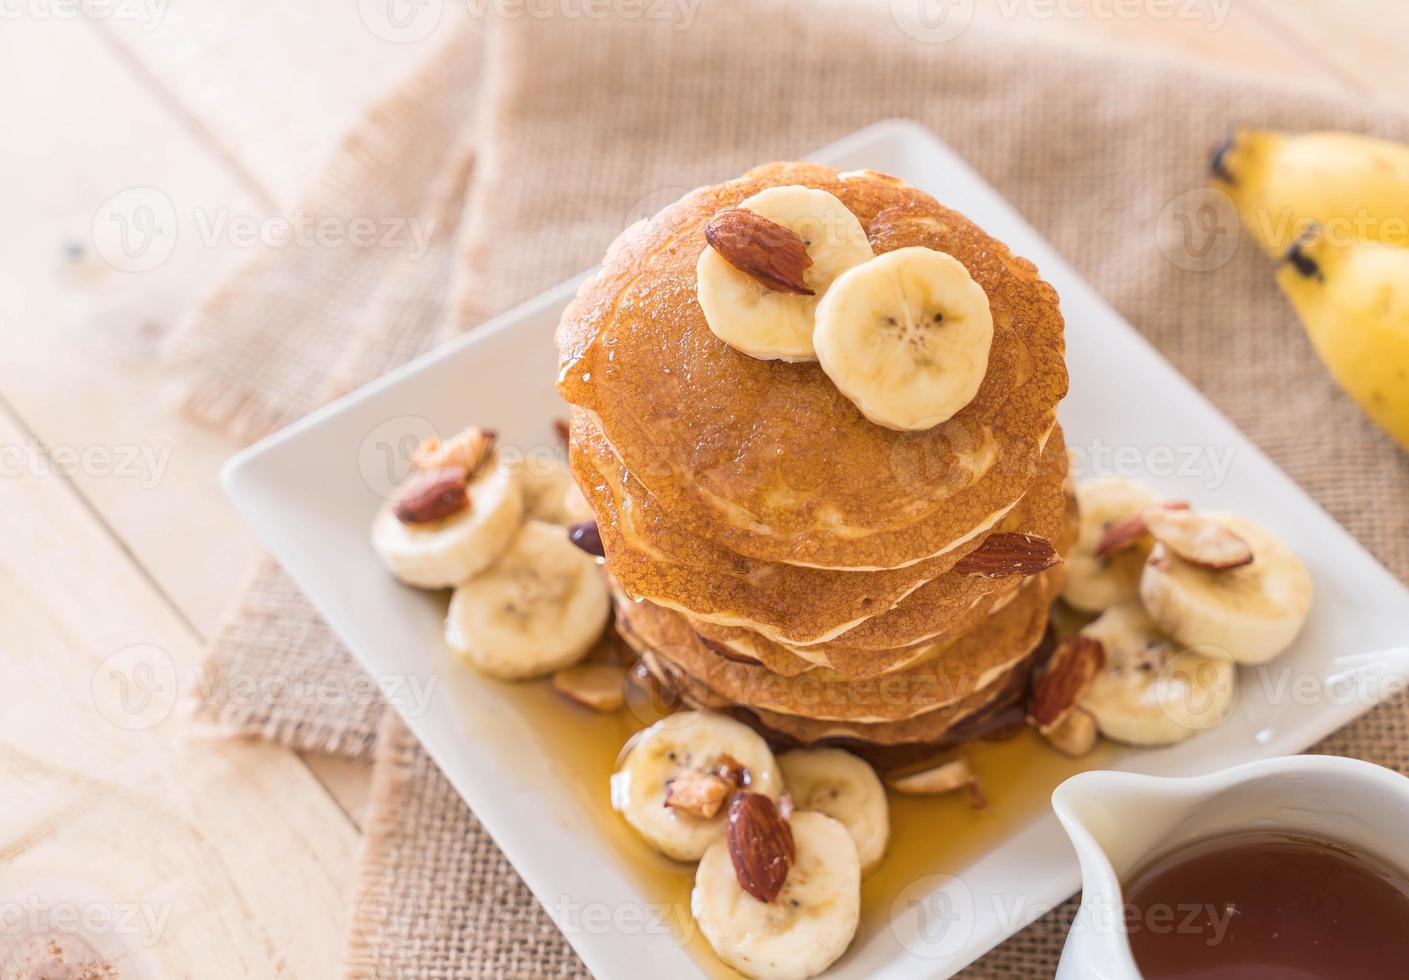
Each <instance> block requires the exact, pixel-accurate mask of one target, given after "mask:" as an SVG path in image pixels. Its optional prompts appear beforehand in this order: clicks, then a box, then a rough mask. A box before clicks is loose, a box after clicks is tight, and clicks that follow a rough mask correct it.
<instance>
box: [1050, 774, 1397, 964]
mask: <svg viewBox="0 0 1409 980" xmlns="http://www.w3.org/2000/svg"><path fill="white" fill-rule="evenodd" d="M1052 807H1053V809H1054V810H1056V812H1057V817H1058V818H1059V819H1060V820H1061V822H1062V826H1063V827H1064V828H1065V829H1066V832H1067V835H1068V836H1069V837H1070V838H1071V842H1072V844H1073V845H1074V846H1075V848H1076V853H1077V856H1078V857H1079V858H1080V859H1081V884H1082V898H1081V909H1080V911H1079V912H1078V913H1077V916H1076V919H1075V921H1074V922H1073V923H1072V928H1071V932H1070V933H1069V934H1068V936H1067V943H1066V948H1065V949H1064V950H1063V951H1062V960H1061V964H1060V965H1059V966H1058V968H1057V980H1141V978H1140V971H1139V970H1138V969H1136V967H1135V960H1134V957H1133V956H1132V955H1131V952H1130V942H1129V939H1128V938H1127V936H1126V932H1125V927H1124V916H1123V914H1122V898H1121V891H1120V881H1121V879H1122V878H1123V877H1125V876H1126V875H1128V874H1131V873H1132V872H1134V871H1136V870H1137V869H1138V868H1139V867H1140V866H1141V865H1142V864H1144V863H1145V862H1146V861H1148V860H1150V859H1151V858H1154V857H1157V856H1159V855H1161V854H1164V853H1166V852H1168V851H1170V850H1172V849H1174V848H1178V847H1180V846H1182V845H1185V844H1188V843H1192V842H1194V841H1197V840H1203V839H1206V838H1208V837H1214V836H1218V835H1221V834H1228V833H1235V832H1238V831H1246V830H1279V831H1289V832H1293V833H1304V834H1308V835H1313V836H1319V837H1326V838H1330V839H1333V840H1339V841H1342V842H1344V843H1346V844H1348V845H1350V846H1351V847H1352V848H1355V849H1357V850H1361V851H1363V852H1364V853H1366V854H1367V855H1371V856H1376V857H1379V858H1380V859H1382V860H1384V861H1386V862H1388V863H1390V864H1391V865H1393V866H1394V867H1398V868H1401V869H1402V868H1409V833H1406V828H1409V779H1406V778H1404V777H1403V776H1400V775H1399V774H1398V773H1396V772H1393V771H1392V770H1389V769H1385V768H1382V767H1380V766H1376V765H1371V764H1370V763H1368V762H1360V761H1358V760H1356V759H1342V758H1337V757H1332V756H1318V755H1300V756H1289V757H1286V758H1280V759H1267V760H1264V761H1261V762H1252V763H1248V764H1247V765H1242V766H1235V767H1234V768H1232V769H1225V770H1223V771H1222V772H1217V773H1214V774H1212V775H1210V776H1195V777H1190V778H1165V777H1158V776H1140V775H1135V774H1133V773H1124V772H1086V773H1082V774H1080V775H1078V776H1073V777H1072V778H1071V779H1068V780H1067V781H1066V782H1064V783H1062V785H1060V786H1058V787H1057V790H1056V792H1055V793H1053V794H1052Z"/></svg>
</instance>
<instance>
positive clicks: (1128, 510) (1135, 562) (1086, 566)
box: [1062, 476, 1158, 612]
mask: <svg viewBox="0 0 1409 980" xmlns="http://www.w3.org/2000/svg"><path fill="white" fill-rule="evenodd" d="M1157 500H1158V498H1157V497H1156V496H1155V494H1154V491H1153V490H1150V489H1149V488H1148V487H1145V486H1144V485H1142V484H1139V483H1136V482H1135V481H1134V480H1127V479H1125V478H1124V477H1119V476H1112V477H1104V478H1102V479H1099V480H1091V481H1089V482H1087V483H1083V484H1081V486H1080V487H1078V488H1077V491H1076V503H1077V508H1078V510H1079V511H1080V514H1081V531H1080V536H1079V537H1078V538H1077V542H1076V547H1075V548H1073V549H1072V552H1071V554H1069V555H1067V581H1066V585H1065V587H1064V588H1063V589H1062V598H1063V599H1065V600H1066V601H1067V603H1068V604H1069V605H1071V606H1073V607H1075V608H1077V609H1081V610H1084V611H1086V612H1101V611H1102V610H1105V609H1109V608H1110V607H1111V606H1114V605H1116V604H1117V603H1121V602H1129V601H1130V600H1131V599H1134V598H1135V597H1136V596H1137V595H1139V594H1140V573H1141V572H1142V571H1143V570H1144V567H1145V556H1146V555H1148V554H1149V552H1150V549H1149V545H1148V543H1144V544H1140V543H1132V545H1131V546H1130V547H1129V548H1122V549H1120V550H1118V551H1114V552H1111V553H1109V554H1104V553H1102V551H1103V549H1102V548H1101V545H1102V544H1103V543H1104V542H1105V541H1106V539H1107V534H1108V533H1109V532H1110V530H1111V528H1113V527H1117V526H1119V525H1120V524H1121V522H1123V521H1127V520H1129V519H1130V518H1132V517H1135V516H1136V515H1137V514H1139V513H1140V512H1141V511H1143V510H1144V509H1145V508H1147V507H1150V506H1151V505H1153V504H1154V503H1156V501H1157Z"/></svg>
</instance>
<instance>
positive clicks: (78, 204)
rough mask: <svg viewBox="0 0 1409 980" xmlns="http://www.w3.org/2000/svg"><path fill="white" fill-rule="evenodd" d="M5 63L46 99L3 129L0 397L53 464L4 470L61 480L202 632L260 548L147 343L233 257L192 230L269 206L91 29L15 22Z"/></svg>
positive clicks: (22, 99) (23, 108) (214, 456)
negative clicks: (164, 394)
mask: <svg viewBox="0 0 1409 980" xmlns="http://www.w3.org/2000/svg"><path fill="white" fill-rule="evenodd" d="M0 64H5V65H6V67H7V68H8V69H9V71H10V72H12V73H13V77H16V78H23V79H25V88H26V89H27V90H28V91H29V92H31V93H33V92H42V93H43V98H32V97H26V96H25V95H24V94H23V93H22V92H19V91H12V92H11V93H10V95H9V97H8V98H6V107H5V125H4V126H3V127H0V160H4V161H5V180H4V182H3V188H4V189H3V190H0V194H3V195H4V210H5V214H6V226H7V229H8V230H7V233H6V234H5V235H3V236H0V267H3V268H4V269H5V270H6V273H7V274H6V275H4V276H3V277H0V323H3V324H4V325H5V327H4V330H5V341H4V342H5V356H4V357H3V358H0V396H3V398H4V399H6V400H7V401H8V402H9V403H10V404H11V405H12V406H13V409H14V411H15V412H16V413H17V414H18V415H19V416H20V417H21V418H23V419H24V420H25V421H26V422H27V423H28V424H29V425H30V426H32V427H33V429H34V431H35V433H36V436H37V438H38V441H39V443H41V444H42V445H43V446H45V447H49V448H51V449H53V450H57V451H58V452H59V454H60V455H59V456H58V457H57V458H55V457H54V456H52V455H48V456H47V457H45V456H43V455H42V454H41V450H40V447H39V446H31V447H21V448H20V449H12V450H9V451H8V457H7V460H5V461H0V462H3V463H5V464H6V465H9V466H10V467H11V468H13V467H15V466H19V467H22V468H25V469H27V470H32V471H33V470H39V471H49V470H53V469H59V470H62V471H64V472H67V473H71V474H72V476H73V479H74V480H75V483H76V485H77V486H78V487H79V488H80V489H81V490H82V492H83V493H84V495H85V497H86V498H87V499H88V500H89V501H91V502H92V503H93V506H94V508H95V509H96V510H97V511H98V512H100V513H101V514H102V515H103V519H104V520H105V521H106V522H107V523H108V524H109V525H111V526H112V527H113V528H114V530H115V531H116V533H117V534H118V535H119V536H120V537H121V538H122V540H123V541H124V542H125V543H126V544H127V545H128V546H129V547H130V548H132V549H133V550H134V552H135V553H137V554H139V555H140V558H141V561H142V563H143V565H144V566H145V567H146V568H148V569H149V570H150V571H151V574H152V575H153V577H154V578H155V579H156V580H158V581H159V582H160V583H161V585H162V588H163V589H164V590H166V591H167V592H169V593H170V594H171V595H172V596H173V597H174V598H175V599H176V601H177V603H178V605H179V606H180V607H181V608H182V610H183V611H185V613H186V615H187V616H188V617H189V618H190V619H191V620H192V621H193V622H195V623H197V624H198V625H199V626H200V627H201V628H202V629H207V628H209V626H210V624H211V623H212V622H213V621H214V620H215V618H216V616H217V615H218V614H219V613H220V611H221V610H222V609H223V608H224V607H225V606H226V605H227V604H228V601H229V599H230V596H231V593H232V590H233V589H234V588H235V585H236V583H237V582H238V581H239V579H240V576H241V574H242V572H243V568H244V566H245V564H246V562H247V560H248V558H249V556H251V555H252V554H253V553H254V539H253V536H252V535H250V534H249V533H248V532H246V531H245V530H244V528H243V526H242V525H241V523H240V522H239V521H238V520H236V519H235V517H234V514H233V512H232V511H231V510H230V508H229V507H228V505H227V504H226V503H225V501H224V498H223V496H222V494H221V493H220V490H219V487H218V486H217V483H216V473H217V470H218V468H219V464H220V462H221V461H222V460H223V459H224V458H225V457H227V456H228V455H229V454H230V453H231V452H232V451H233V449H234V448H235V447H234V446H233V444H232V443H230V442H229V441H228V440H225V439H222V438H219V437H217V436H215V435H213V434H211V433H209V432H206V431H202V430H200V429H198V428H197V427H196V426H194V425H191V424H189V423H187V422H185V421H184V420H183V419H181V418H179V417H177V416H176V415H175V414H174V413H172V412H171V411H169V410H168V408H167V407H166V406H165V405H164V404H163V400H162V398H161V389H162V384H163V380H164V379H163V376H162V374H161V372H160V370H159V367H158V365H157V363H156V359H155V358H156V346H155V345H156V342H157V340H158V339H159V338H160V336H161V335H162V334H163V333H164V332H165V330H166V329H168V328H169V326H170V324H171V323H172V322H173V321H174V319H175V318H176V317H177V316H178V315H179V314H180V312H181V311H182V310H183V309H184V308H185V307H186V306H187V305H188V304H190V303H191V302H193V301H194V300H195V299H196V298H197V296H199V295H200V293H201V292H202V291H203V290H204V289H206V288H208V286H209V285H210V284H212V283H213V282H215V281H216V279H217V277H218V276H219V274H220V272H221V270H222V269H223V268H225V267H227V266H228V265H229V264H230V263H231V262H233V261H238V259H239V257H240V253H241V251H242V250H241V248H239V247H238V246H237V245H236V244H234V243H233V242H232V241H231V239H230V238H229V237H228V236H226V237H221V238H217V239H214V240H212V239H210V238H209V237H208V235H207V233H206V232H205V231H203V227H202V222H203V221H215V220H219V219H220V218H221V217H222V216H224V217H226V218H229V217H231V216H248V217H257V216H262V215H263V214H264V213H265V209H264V206H263V205H262V204H261V203H260V202H259V201H258V199H257V197H256V196H255V195H254V194H252V193H251V192H249V191H248V190H247V189H246V188H244V187H243V186H242V184H241V182H240V181H239V180H238V179H237V178H233V177H231V176H230V175H229V174H228V172H227V170H226V169H225V168H224V167H223V166H222V165H221V164H220V162H219V160H218V159H217V158H216V157H215V156H213V155H212V154H211V153H210V152H209V151H208V150H206V149H205V148H204V147H203V146H202V145H201V144H200V142H199V141H198V140H196V139H194V138H192V136H191V135H190V134H189V133H188V132H187V130H186V129H185V128H184V127H183V126H181V125H180V124H178V123H177V122H175V121H173V120H172V119H171V117H170V116H169V114H167V113H166V112H165V111H164V110H163V109H162V108H161V107H160V106H158V105H156V104H155V103H154V102H153V101H152V99H151V97H150V95H149V94H148V93H147V92H146V91H144V90H143V88H142V87H141V86H140V85H138V84H137V83H136V82H134V81H133V79H132V78H131V77H130V75H129V73H128V72H127V71H126V70H125V69H124V68H123V66H122V65H121V64H120V63H118V62H117V61H116V60H115V59H114V57H113V55H112V53H111V51H110V49H109V48H108V47H107V46H106V45H104V44H103V43H102V42H101V40H100V39H99V38H98V37H97V36H96V35H95V34H94V32H93V31H92V29H91V28H90V27H88V26H87V25H85V24H83V23H81V22H75V21H61V20H42V19H23V20H17V21H14V22H9V23H7V24H6V26H5V30H4V31H0ZM58 120H62V124H57V121H58ZM147 232H150V234H147ZM124 233H125V234H126V235H127V237H126V238H125V239H124V237H123V235H124ZM124 243H125V245H124ZM143 245H145V249H143V247H142V246H143ZM124 247H126V249H127V251H124ZM158 260H160V261H158ZM41 457H42V458H41Z"/></svg>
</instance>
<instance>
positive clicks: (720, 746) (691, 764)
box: [611, 711, 783, 861]
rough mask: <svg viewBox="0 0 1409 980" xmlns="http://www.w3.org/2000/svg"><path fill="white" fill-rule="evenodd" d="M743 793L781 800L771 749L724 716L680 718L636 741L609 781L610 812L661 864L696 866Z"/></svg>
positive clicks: (718, 836) (661, 724) (687, 713)
mask: <svg viewBox="0 0 1409 980" xmlns="http://www.w3.org/2000/svg"><path fill="white" fill-rule="evenodd" d="M741 788H746V789H748V791H749V792H751V793H760V794H762V795H764V796H767V797H768V798H770V799H773V800H776V799H777V798H778V797H779V796H780V795H781V794H782V792H783V777H782V774H781V773H780V772H779V771H778V763H777V761H776V760H775V759H774V758H773V753H772V751H771V750H770V749H769V748H768V743H767V742H765V741H764V740H763V738H762V737H761V736H760V735H759V734H758V733H757V732H755V731H754V730H753V729H752V728H749V727H748V726H747V725H745V724H743V723H742V722H738V721H735V720H734V719H732V718H726V717H725V716H724V715H718V714H714V713H712V712H708V711H681V712H677V713H675V714H673V715H669V716H667V717H665V718H662V719H661V720H660V721H658V722H656V723H655V724H654V725H652V726H651V727H650V728H647V729H646V730H645V731H643V732H641V733H640V734H639V735H638V736H637V737H636V738H635V740H634V741H633V743H632V744H631V747H630V750H629V751H628V752H627V754H626V757H625V758H624V759H623V760H622V763H621V767H620V768H619V769H618V770H617V772H615V773H614V774H613V775H612V781H611V793H612V807H613V808H614V809H616V810H617V811H618V812H620V813H621V815H622V816H623V817H625V818H626V822H627V823H629V824H630V825H631V826H632V827H634V828H636V831H637V832H638V833H639V834H640V835H641V836H642V837H644V838H645V839H646V842H647V843H648V844H650V845H651V846H652V847H654V848H655V849H656V850H658V851H660V852H661V853H662V854H664V855H665V856H666V857H670V858H674V859H675V860H677V861H697V860H699V858H700V855H702V854H704V852H705V850H706V849H707V848H708V847H709V846H710V845H711V844H713V843H715V842H716V841H721V840H723V839H724V830H725V808H726V804H727V802H728V800H729V798H730V796H732V794H733V793H734V792H735V791H737V790H738V789H741Z"/></svg>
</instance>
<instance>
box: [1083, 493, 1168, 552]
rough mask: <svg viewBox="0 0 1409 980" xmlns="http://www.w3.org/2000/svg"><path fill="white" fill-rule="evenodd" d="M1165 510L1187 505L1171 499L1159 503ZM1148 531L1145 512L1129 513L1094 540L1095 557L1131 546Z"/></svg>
mask: <svg viewBox="0 0 1409 980" xmlns="http://www.w3.org/2000/svg"><path fill="white" fill-rule="evenodd" d="M1159 506H1160V507H1163V508H1164V509H1165V510H1188V509H1189V505H1188V504H1187V503H1185V502H1183V501H1171V502H1169V503H1167V504H1160V505H1159ZM1149 533H1150V529H1149V528H1148V527H1147V526H1146V525H1145V514H1144V512H1143V511H1142V512H1141V513H1139V514H1131V515H1130V516H1129V517H1127V518H1126V519H1125V520H1123V521H1116V522H1115V523H1114V524H1112V525H1111V526H1110V527H1108V528H1106V533H1105V534H1103V535H1101V540H1100V541H1098V542H1096V557H1097V558H1103V559H1104V558H1109V557H1110V556H1111V555H1113V554H1115V553H1116V552H1118V551H1124V550H1125V549H1126V548H1129V547H1131V546H1132V545H1134V544H1135V543H1136V542H1137V541H1139V540H1140V539H1141V538H1143V537H1144V536H1145V535H1147V534H1149Z"/></svg>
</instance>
